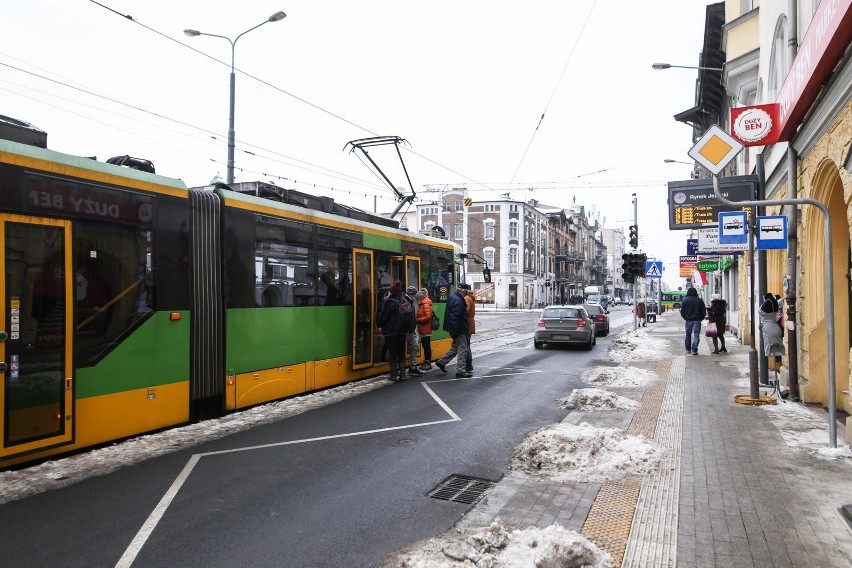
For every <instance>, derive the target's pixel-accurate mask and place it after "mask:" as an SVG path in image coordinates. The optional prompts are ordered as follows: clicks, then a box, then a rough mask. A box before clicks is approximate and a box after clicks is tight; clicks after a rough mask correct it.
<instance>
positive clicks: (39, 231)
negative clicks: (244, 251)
mask: <svg viewBox="0 0 852 568" xmlns="http://www.w3.org/2000/svg"><path fill="white" fill-rule="evenodd" d="M0 146H2V147H0V158H2V159H0V186H2V191H0V217H2V219H1V220H2V221H3V226H4V227H6V228H7V229H8V234H9V235H12V236H14V235H15V234H16V231H17V230H18V229H16V227H30V229H29V233H28V235H29V236H28V237H27V240H26V242H20V243H18V242H17V241H16V244H15V247H18V248H16V249H15V250H11V249H9V248H8V247H6V248H5V249H4V255H3V258H4V262H5V264H6V269H7V272H6V273H7V275H8V274H9V273H8V269H9V268H13V269H15V267H19V268H20V270H19V272H20V277H19V278H16V279H15V282H16V283H15V286H16V290H14V294H15V300H14V305H15V307H14V308H13V307H12V303H11V302H7V303H8V304H9V305H8V306H4V309H5V308H7V307H8V308H9V310H8V312H9V313H10V314H13V315H14V317H15V323H16V326H19V328H20V332H19V333H18V334H16V335H15V338H14V339H11V338H10V340H9V341H8V342H7V343H5V344H4V349H5V351H6V352H13V351H15V350H16V349H17V347H16V345H15V342H24V343H25V345H24V343H22V344H21V346H20V347H21V349H22V351H21V352H22V353H26V355H27V356H26V357H25V358H23V359H22V361H21V364H20V365H19V366H18V367H19V368H18V369H17V372H16V373H15V375H14V376H11V375H7V380H6V381H5V382H4V391H3V400H4V404H3V405H2V406H3V408H2V412H3V414H4V415H3V421H4V424H5V425H6V426H7V427H6V428H3V435H2V448H0V467H5V466H8V465H14V464H15V463H20V462H22V461H25V460H30V459H37V458H39V457H44V456H47V455H53V454H56V453H61V452H65V451H69V450H72V449H74V448H78V447H85V446H90V445H94V444H99V443H103V442H107V441H110V440H114V439H119V438H123V437H126V436H131V435H135V434H139V433H142V432H147V431H151V430H156V429H159V428H164V427H168V426H172V425H175V424H180V423H183V422H186V421H187V419H188V407H189V404H188V403H189V401H188V392H189V389H188V386H189V383H188V374H189V360H188V353H189V350H188V345H189V344H188V330H189V322H188V317H184V318H182V319H175V318H173V317H172V316H171V314H174V313H177V314H184V315H188V304H187V299H188V290H187V264H186V261H185V259H186V257H187V254H186V250H185V247H186V245H187V244H188V240H187V238H186V235H185V234H184V235H182V232H185V231H186V228H187V221H188V217H187V205H186V198H185V195H186V190H185V188H183V187H182V184H180V182H178V181H177V180H170V179H167V178H162V177H161V176H154V175H148V174H141V173H139V172H129V170H127V169H126V168H121V167H118V166H112V165H106V164H100V163H98V162H94V161H92V160H86V159H83V158H77V157H73V156H66V155H63V154H59V153H56V152H52V151H48V150H42V149H34V148H32V147H22V146H20V145H15V144H14V143H9V142H3V143H2V144H0ZM56 223H63V224H64V225H62V226H64V227H67V231H68V232H69V233H70V235H71V239H70V240H69V246H68V247H62V248H57V247H56V243H57V242H58V241H57V239H58V235H59V232H58V229H57V228H56ZM51 224H52V225H51ZM19 245H20V246H19ZM52 251H53V252H52ZM24 255H26V256H24ZM24 258H27V259H29V260H27V261H26V262H21V260H23V259H24ZM16 270H17V269H16ZM67 316H70V319H67V321H68V324H67V325H62V324H61V322H62V321H63V320H64V319H65V318H66V317H67ZM5 319H6V320H10V319H11V318H10V317H8V316H7V317H6V318H5ZM63 350H67V353H68V355H67V356H66V357H61V358H60V357H59V354H60V353H61V352H62V351H63ZM59 365H67V367H66V368H65V369H62V368H61V367H60V366H59ZM54 369H55V370H54ZM53 374H56V376H57V382H56V385H57V386H58V387H59V388H60V389H62V392H68V393H70V396H69V398H68V399H67V402H64V403H63V402H62V399H58V400H57V399H56V396H55V395H54V394H52V393H54V392H55V388H56V387H51V386H50V385H51V383H49V382H46V381H45V379H49V378H50V377H51V376H52V375H53ZM34 387H37V388H34ZM19 392H26V393H35V395H36V396H33V395H32V394H27V396H22V395H20V396H19V394H18V393H19ZM42 401H43V402H42ZM40 415H50V416H54V417H56V425H55V426H54V427H52V428H48V426H49V425H48V424H46V423H45V422H44V420H41V419H40V418H39V416H40ZM42 432H43V433H42Z"/></svg>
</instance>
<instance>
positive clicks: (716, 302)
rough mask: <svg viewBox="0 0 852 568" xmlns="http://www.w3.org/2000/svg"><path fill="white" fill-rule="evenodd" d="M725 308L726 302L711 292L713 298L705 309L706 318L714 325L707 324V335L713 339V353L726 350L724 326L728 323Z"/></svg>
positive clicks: (726, 307)
mask: <svg viewBox="0 0 852 568" xmlns="http://www.w3.org/2000/svg"><path fill="white" fill-rule="evenodd" d="M727 309H728V303H727V302H726V301H725V300H723V299H722V297H721V296H720V295H719V294H713V299H712V300H711V301H710V309H709V310H707V318H708V319H709V320H710V323H711V324H714V325H708V326H707V336H708V337H709V338H711V339H712V340H713V353H714V354H716V353H727V352H728V350H727V349H725V328H726V327H727V323H728V322H727V317H726V315H725V311H726V310H727ZM719 341H721V342H722V348H721V349H719Z"/></svg>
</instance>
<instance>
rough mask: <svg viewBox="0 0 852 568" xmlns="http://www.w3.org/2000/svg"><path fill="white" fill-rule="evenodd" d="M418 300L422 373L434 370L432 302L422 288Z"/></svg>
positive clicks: (417, 295) (418, 293)
mask: <svg viewBox="0 0 852 568" xmlns="http://www.w3.org/2000/svg"><path fill="white" fill-rule="evenodd" d="M414 299H415V300H417V334H418V335H419V336H420V345H422V346H423V364H422V365H420V370H421V371H431V370H432V330H433V329H435V328H433V327H432V300H431V299H430V298H429V291H428V290H426V288H421V289H420V291H419V292H417V294H415V295H414Z"/></svg>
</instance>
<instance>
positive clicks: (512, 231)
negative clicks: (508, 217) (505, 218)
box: [509, 221, 518, 239]
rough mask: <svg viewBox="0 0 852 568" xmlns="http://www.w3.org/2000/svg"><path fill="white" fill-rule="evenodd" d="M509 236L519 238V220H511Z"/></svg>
mask: <svg viewBox="0 0 852 568" xmlns="http://www.w3.org/2000/svg"><path fill="white" fill-rule="evenodd" d="M509 238H510V239H517V238H518V222H517V221H509Z"/></svg>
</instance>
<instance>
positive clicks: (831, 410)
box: [713, 175, 837, 448]
mask: <svg viewBox="0 0 852 568" xmlns="http://www.w3.org/2000/svg"><path fill="white" fill-rule="evenodd" d="M713 191H714V192H715V194H716V198H717V199H719V201H721V202H722V203H727V204H728V205H736V206H740V207H742V206H743V205H761V206H764V207H765V206H768V205H793V206H795V205H813V206H814V207H816V208H817V209H819V210H820V211H821V212H822V214H823V215H825V222H824V223H823V239H824V240H825V247H824V254H825V289H824V293H825V300H824V304H825V319H826V326H827V327H828V329H827V330H826V335H827V338H826V339H827V342H828V438H829V440H828V441H829V446H830V447H832V448H836V447H837V403H836V398H837V394H836V393H837V385H836V383H835V376H836V372H835V371H836V364H835V361H834V353H835V351H834V343H835V339H834V306H833V302H832V301H831V300H832V294H831V292H832V286H833V285H834V269H833V267H832V260H833V257H832V246H831V216H830V215H829V211H828V207H826V205H825V204H824V203H822V202H821V201H818V200H816V199H808V198H797V199H767V200H764V201H731V200H729V199H727V198H725V197H724V196H723V195H722V192H721V190H720V186H719V176H716V175H714V176H713ZM750 240H751V239H750ZM752 307H753V306H752Z"/></svg>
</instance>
